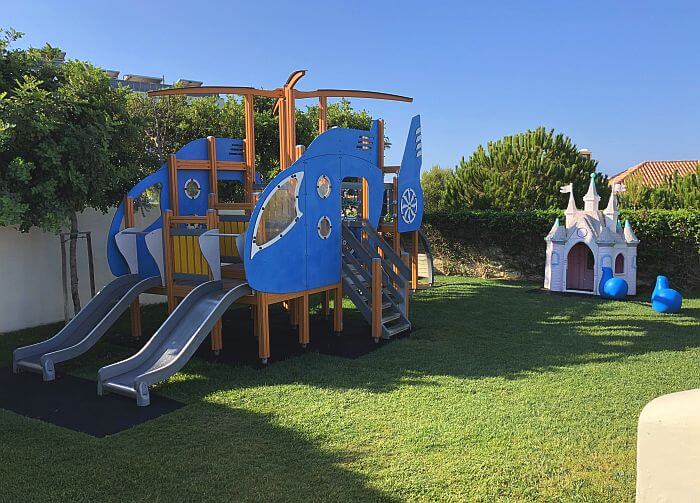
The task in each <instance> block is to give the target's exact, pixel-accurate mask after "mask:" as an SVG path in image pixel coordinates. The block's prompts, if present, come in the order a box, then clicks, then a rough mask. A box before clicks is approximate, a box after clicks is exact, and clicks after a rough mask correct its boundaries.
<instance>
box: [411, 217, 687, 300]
mask: <svg viewBox="0 0 700 503" xmlns="http://www.w3.org/2000/svg"><path fill="white" fill-rule="evenodd" d="M620 216H621V218H622V219H623V220H624V219H629V220H630V223H631V224H632V228H633V229H634V231H635V233H636V235H637V237H638V238H639V239H640V241H641V242H640V244H639V249H638V256H637V264H638V268H637V274H638V276H637V280H638V282H639V283H640V284H644V285H651V284H653V281H654V279H655V278H656V275H657V274H664V275H666V276H669V277H670V278H671V282H672V284H674V285H676V286H678V287H679V288H682V289H693V288H700V211H692V210H675V211H666V210H638V211H631V210H627V211H622V212H621V213H620ZM557 217H559V218H562V219H563V218H564V213H563V211H559V210H543V211H522V212H508V211H490V210H489V211H457V212H454V211H453V212H450V211H431V212H427V213H426V214H425V216H424V220H423V222H424V227H425V231H426V235H427V237H428V240H429V241H430V243H431V245H432V248H433V253H434V255H435V257H436V259H437V261H438V264H437V265H438V267H439V268H441V270H442V271H443V272H444V273H446V274H467V275H472V276H481V277H495V278H507V279H527V280H538V281H539V280H541V279H542V278H543V277H544V264H545V242H544V237H545V235H546V234H547V232H548V231H549V229H550V228H551V227H552V224H553V222H554V219H555V218H557Z"/></svg>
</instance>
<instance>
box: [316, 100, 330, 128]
mask: <svg viewBox="0 0 700 503" xmlns="http://www.w3.org/2000/svg"><path fill="white" fill-rule="evenodd" d="M326 129H328V98H326V97H325V96H320V97H319V98H318V134H321V133H325V132H326Z"/></svg>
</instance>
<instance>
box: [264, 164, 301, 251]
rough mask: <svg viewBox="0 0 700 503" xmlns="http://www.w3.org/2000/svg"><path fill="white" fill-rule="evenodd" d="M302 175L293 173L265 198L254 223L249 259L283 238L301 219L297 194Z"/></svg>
mask: <svg viewBox="0 0 700 503" xmlns="http://www.w3.org/2000/svg"><path fill="white" fill-rule="evenodd" d="M303 176H304V174H303V173H295V174H293V175H291V176H289V177H288V178H285V179H284V180H283V181H282V182H280V183H279V184H278V185H277V187H275V188H274V190H273V191H272V192H271V193H270V194H268V196H267V197H266V198H265V203H264V204H263V206H262V208H261V210H260V213H259V214H258V218H257V220H256V222H255V232H254V234H253V236H254V238H253V246H252V251H251V258H252V257H253V256H254V255H255V254H256V253H257V252H258V251H260V250H261V249H263V248H265V247H266V246H269V245H271V244H272V243H274V242H275V241H277V240H278V239H281V238H282V237H284V235H285V234H286V233H287V232H289V230H290V229H291V228H292V226H294V224H295V222H297V221H298V220H299V218H301V211H299V205H298V194H299V187H300V185H301V180H302V178H303Z"/></svg>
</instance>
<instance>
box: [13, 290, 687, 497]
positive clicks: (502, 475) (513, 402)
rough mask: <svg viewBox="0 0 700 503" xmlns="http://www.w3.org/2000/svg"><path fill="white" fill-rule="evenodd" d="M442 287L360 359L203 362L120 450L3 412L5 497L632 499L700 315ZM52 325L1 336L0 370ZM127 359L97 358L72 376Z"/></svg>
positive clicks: (168, 387)
mask: <svg viewBox="0 0 700 503" xmlns="http://www.w3.org/2000/svg"><path fill="white" fill-rule="evenodd" d="M438 281H439V283H440V286H439V287H437V288H434V289H431V290H424V291H420V292H419V293H417V294H415V295H414V297H413V302H412V305H411V311H412V313H411V317H412V319H413V322H414V324H415V330H414V331H413V334H412V335H411V336H410V337H409V338H404V339H401V340H398V341H395V342H392V343H390V344H386V345H384V346H383V347H381V348H380V349H378V350H377V351H374V352H372V353H370V354H369V355H366V356H364V357H362V358H359V359H357V360H347V359H343V358H335V357H331V356H324V355H320V354H316V353H308V354H305V355H303V356H301V357H298V358H292V359H289V360H286V361H283V362H280V363H276V364H274V365H271V366H270V367H269V368H267V369H254V368H249V367H236V366H228V365H217V364H209V363H206V362H204V361H201V360H193V361H192V362H190V363H189V364H188V365H187V366H186V367H185V368H184V369H183V372H181V373H179V374H177V375H176V376H175V377H174V378H173V379H171V380H170V381H168V382H167V383H164V384H162V385H160V386H159V387H158V388H157V389H156V391H157V392H158V393H161V394H163V395H166V396H169V397H172V398H175V399H177V400H180V401H183V402H185V403H186V404H187V405H186V406H185V407H183V408H181V409H179V410H177V411H176V412H174V413H172V414H169V415H166V416H163V417H160V418H158V419H155V420H153V421H150V422H147V423H145V424H142V425H140V426H137V427H135V428H133V429H130V430H127V431H124V432H122V433H119V434H116V435H113V436H111V437H106V438H102V439H98V438H93V437H90V436H88V435H85V434H82V433H77V432H74V431H71V430H66V429H62V428H59V427H56V426H53V425H50V424H46V423H43V422H41V421H37V420H32V419H27V418H25V417H21V416H18V415H16V414H14V413H11V412H7V411H4V410H0V495H1V496H0V499H3V500H6V501H20V500H39V499H45V498H49V499H51V500H71V501H132V500H147V501H200V500H201V501H206V500H227V501H261V500H264V501H275V500H276V501H288V500H296V501H313V500H328V501H364V500H391V501H394V500H396V501H399V500H447V501H465V500H467V501H494V500H503V501H533V500H540V501H631V500H633V498H634V485H635V444H636V424H637V418H638V416H639V412H640V411H641V409H642V407H643V406H644V405H645V404H646V403H647V402H648V401H650V400H651V399H653V398H654V397H656V396H658V395H661V394H664V393H669V392H673V391H679V390H685V389H690V388H697V387H700V298H698V297H697V296H696V297H694V298H690V299H686V300H685V301H684V311H683V314H681V315H672V316H668V315H667V316H662V315H659V314H656V313H655V312H653V311H652V310H651V308H650V307H649V304H648V302H647V301H646V300H647V299H646V297H645V298H640V299H638V300H634V301H629V302H613V301H601V300H600V299H596V298H588V297H568V296H567V297H565V296H556V295H546V294H539V293H532V292H529V291H528V290H530V289H532V288H533V285H523V284H515V283H500V282H495V281H485V280H476V279H469V278H458V277H455V278H442V277H441V278H439V279H438ZM148 311H149V313H148V315H147V320H146V323H151V324H157V323H158V322H159V321H160V320H161V319H162V311H161V310H160V309H159V308H150V309H149V310H148ZM127 326H128V320H123V322H122V326H121V327H120V329H121V330H126V327H127ZM55 328H56V327H46V328H41V329H34V330H29V331H24V332H19V333H14V334H5V335H3V336H2V337H0V358H1V359H2V360H1V361H3V362H5V363H6V364H9V363H10V361H11V351H12V349H13V348H14V347H15V346H18V345H23V344H26V343H28V342H31V341H33V340H39V339H42V338H45V337H47V336H49V335H50V334H51V333H53V331H54V330H55ZM313 336H314V334H312V337H313ZM368 337H369V329H368ZM127 355H128V351H126V350H125V349H124V348H120V347H117V346H113V345H110V344H109V342H108V341H106V342H101V343H100V344H99V345H98V346H97V347H95V348H94V349H93V351H91V352H90V353H88V355H86V356H85V358H83V359H81V360H79V361H78V362H77V363H76V364H74V365H72V366H70V367H69V370H70V371H71V372H72V373H75V374H78V375H83V376H87V377H91V378H93V379H94V377H95V371H96V369H97V368H98V367H99V366H101V365H104V364H107V363H110V362H113V361H116V360H117V359H119V358H121V357H123V356H127ZM47 386H50V384H47Z"/></svg>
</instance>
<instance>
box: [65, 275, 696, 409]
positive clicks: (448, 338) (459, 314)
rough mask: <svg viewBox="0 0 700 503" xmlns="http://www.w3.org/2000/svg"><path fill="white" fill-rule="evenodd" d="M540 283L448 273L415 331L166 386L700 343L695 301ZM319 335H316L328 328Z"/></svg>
mask: <svg viewBox="0 0 700 503" xmlns="http://www.w3.org/2000/svg"><path fill="white" fill-rule="evenodd" d="M531 290H532V285H531V284H527V285H524V284H519V283H512V282H494V281H488V282H487V281H478V280H471V281H469V280H468V281H460V280H456V281H452V282H451V281H446V282H444V283H442V284H441V285H440V287H438V288H433V289H427V290H421V291H419V292H418V293H416V294H415V295H414V296H413V299H412V302H411V308H410V309H411V312H410V316H411V319H412V321H413V324H414V329H413V333H412V335H411V336H410V337H407V338H404V339H399V340H397V341H392V342H390V343H383V344H382V345H381V347H380V348H378V350H376V351H373V352H371V353H370V354H367V355H365V356H362V357H361V358H359V359H357V360H345V359H340V358H334V357H329V356H324V355H318V354H306V355H303V356H301V357H298V358H292V359H289V360H287V361H284V362H281V363H276V364H273V365H271V366H270V367H269V368H267V369H265V370H262V371H260V370H255V371H254V370H253V369H249V368H244V367H240V366H234V367H233V368H235V369H238V370H236V371H232V369H231V367H230V366H223V365H212V364H209V363H206V362H203V361H201V360H200V359H197V358H195V359H194V360H193V361H192V362H190V363H189V364H188V365H187V367H185V369H183V372H185V373H190V374H196V375H197V376H198V378H197V379H196V380H192V379H189V380H185V381H181V380H178V379H173V380H171V381H170V382H168V383H165V384H164V385H162V386H161V387H159V389H160V390H162V391H164V392H165V393H166V394H168V395H173V396H175V397H176V398H178V399H181V397H180V396H179V395H181V393H180V391H182V392H183V393H184V394H185V395H187V394H189V393H192V392H194V390H195V388H196V393H204V394H206V393H211V392H213V391H216V390H223V389H231V388H234V387H256V386H260V385H266V384H288V383H303V384H309V385H313V386H319V387H329V388H339V389H350V388H356V389H364V390H368V391H372V392H385V391H390V390H392V389H395V388H396V387H397V386H399V385H404V384H408V383H419V382H421V381H422V382H424V383H425V382H426V381H427V380H428V378H429V377H430V376H435V375H447V376H453V377H458V378H467V379H471V378H482V377H498V376H501V377H506V378H509V379H516V378H519V377H520V376H522V375H524V374H526V373H529V372H543V371H547V370H551V369H555V368H557V367H564V366H572V365H579V364H582V363H588V362H591V361H619V360H621V359H624V358H629V357H633V356H635V355H641V354H645V353H649V352H655V351H682V350H685V349H689V348H695V347H699V346H700V324H699V323H698V308H695V307H688V308H684V311H683V312H682V314H680V315H666V316H664V315H659V314H657V313H655V312H654V311H653V310H652V309H651V308H650V307H649V304H648V302H645V301H646V296H637V297H635V298H634V299H633V300H630V301H627V302H613V301H605V300H602V299H600V298H598V297H590V296H558V295H550V294H537V293H534V292H532V291H531ZM148 310H149V311H148V312H149V314H148V315H147V316H144V333H152V332H153V331H155V329H157V327H158V326H159V324H160V323H161V322H162V321H163V319H164V312H162V309H161V308H158V307H149V308H148ZM346 316H347V317H348V318H352V317H355V318H357V317H359V314H358V313H356V312H353V311H351V310H348V311H346ZM234 328H235V327H234ZM224 329H225V330H226V326H225V327H224ZM120 331H121V333H126V332H127V331H128V319H125V320H121V322H120V325H119V326H117V327H116V328H115V330H114V331H113V332H120ZM311 336H312V342H313V340H314V339H316V338H319V337H328V336H329V335H327V334H318V333H312V334H311ZM367 337H368V338H369V326H367ZM204 344H207V342H205V343H204ZM132 352H133V349H132V350H129V349H126V348H119V347H116V346H113V345H109V344H104V343H100V345H98V348H95V350H93V352H92V356H91V357H86V358H83V359H81V360H78V361H76V362H75V363H72V364H69V365H68V366H67V367H66V370H67V371H72V372H78V373H81V375H82V374H83V372H85V368H86V367H85V366H86V365H87V368H88V372H93V371H96V369H97V368H98V367H99V365H100V364H104V363H105V362H112V361H117V359H119V358H122V357H126V356H129V355H130V354H131V353H132ZM253 358H255V355H253ZM222 367H223V368H222ZM89 375H90V374H89V373H88V374H87V375H86V376H89ZM204 376H206V377H204ZM195 381H196V382H195ZM193 387H194V388H193ZM180 388H182V389H180Z"/></svg>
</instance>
